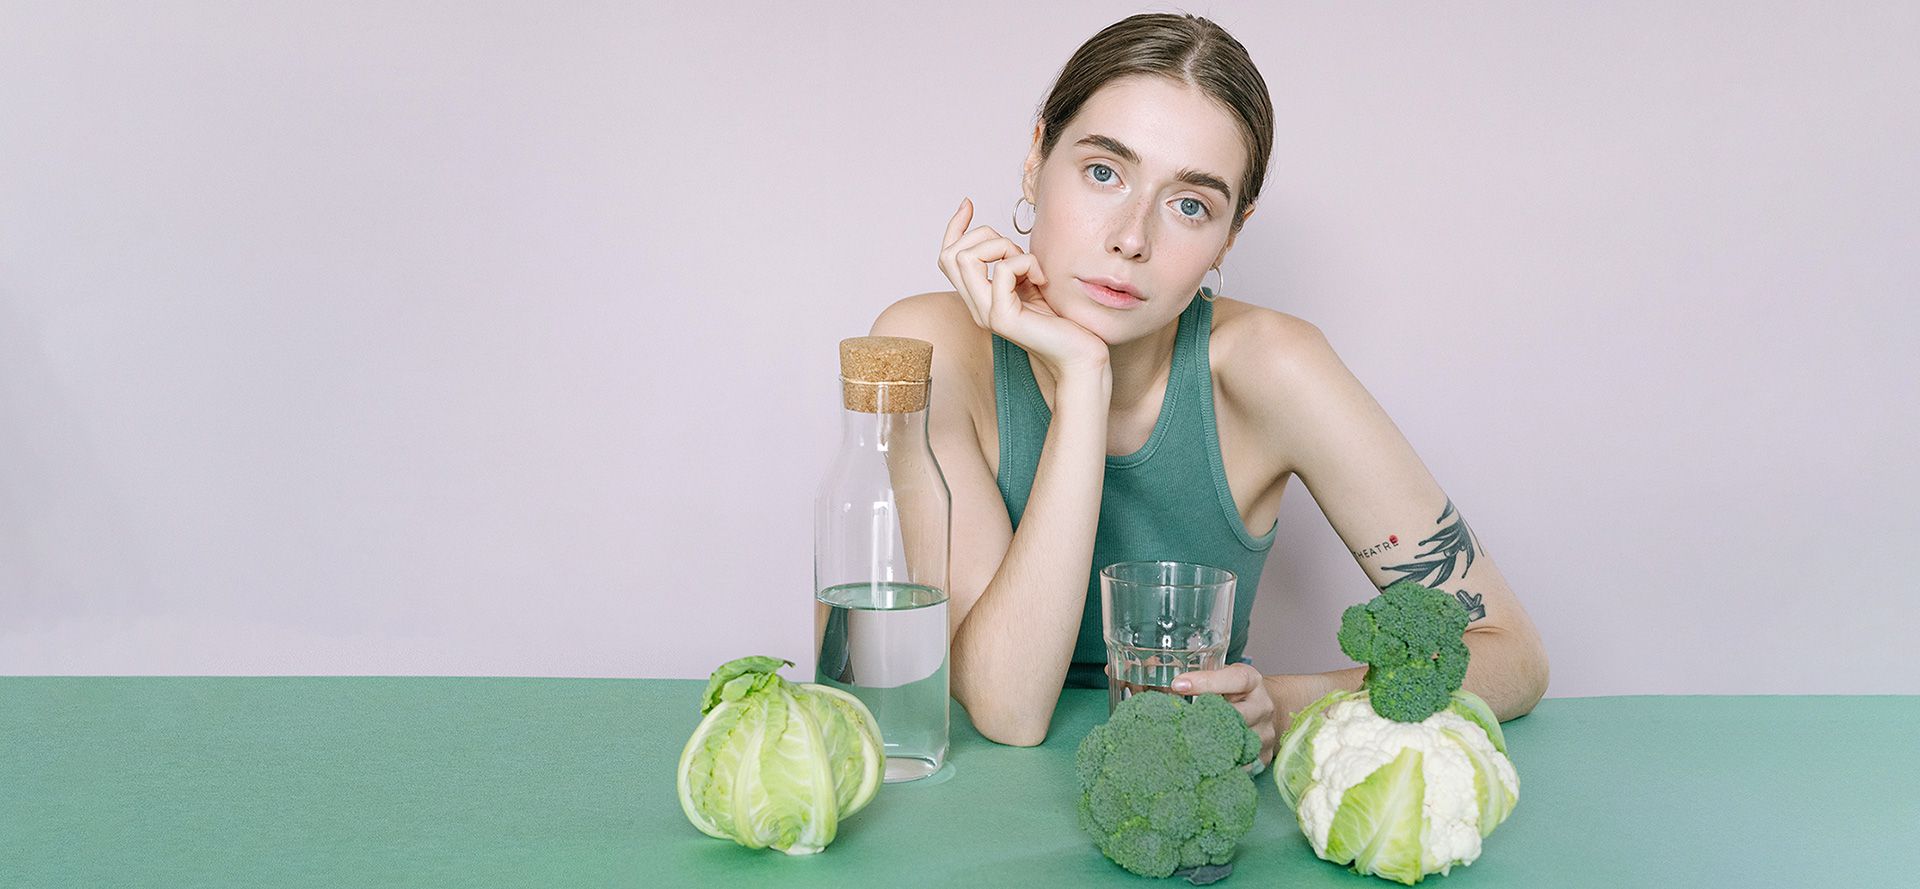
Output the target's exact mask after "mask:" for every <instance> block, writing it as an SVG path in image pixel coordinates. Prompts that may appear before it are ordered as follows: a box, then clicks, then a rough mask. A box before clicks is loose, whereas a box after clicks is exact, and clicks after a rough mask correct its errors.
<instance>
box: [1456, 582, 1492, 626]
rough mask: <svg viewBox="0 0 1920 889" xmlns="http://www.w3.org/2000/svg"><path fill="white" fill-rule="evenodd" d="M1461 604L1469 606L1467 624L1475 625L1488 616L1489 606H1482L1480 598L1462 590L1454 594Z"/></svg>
mask: <svg viewBox="0 0 1920 889" xmlns="http://www.w3.org/2000/svg"><path fill="white" fill-rule="evenodd" d="M1453 597H1454V598H1455V599H1459V600H1460V604H1462V605H1465V606H1467V623H1473V622H1474V621H1476V620H1479V619H1481V618H1483V617H1486V616H1487V606H1485V605H1482V604H1480V596H1478V595H1476V594H1474V593H1469V592H1467V591H1466V590H1461V591H1459V592H1457V593H1454V594H1453Z"/></svg>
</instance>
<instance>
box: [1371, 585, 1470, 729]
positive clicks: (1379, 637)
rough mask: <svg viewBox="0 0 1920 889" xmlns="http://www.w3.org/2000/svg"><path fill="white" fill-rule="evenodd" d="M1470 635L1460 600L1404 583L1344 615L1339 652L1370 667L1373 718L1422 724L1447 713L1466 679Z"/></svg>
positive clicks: (1393, 586) (1464, 608) (1433, 590)
mask: <svg viewBox="0 0 1920 889" xmlns="http://www.w3.org/2000/svg"><path fill="white" fill-rule="evenodd" d="M1466 629H1467V609H1466V607H1465V606H1463V605H1461V604H1460V602H1459V601H1458V600H1456V599H1454V597H1452V596H1449V595H1447V594H1446V593H1443V592H1441V591H1439V590H1435V589H1431V588H1428V587H1424V586H1421V585H1420V584H1417V583H1413V582H1412V581H1402V582H1400V583H1396V584H1394V585H1392V586H1390V587H1387V589H1386V591H1384V592H1382V593H1381V594H1380V595H1378V596H1375V597H1373V599H1372V600H1370V601H1368V602H1366V603H1364V604H1360V605H1354V606H1352V607H1350V608H1348V609H1347V610H1346V611H1345V612H1343V613H1342V614H1341V615H1340V650H1341V651H1344V652H1346V653H1347V657H1350V658H1353V659H1354V660H1356V661H1363V662H1365V663H1366V665H1367V678H1366V687H1367V696H1368V698H1369V699H1370V700H1371V701H1372V703H1373V712H1375V713H1378V714H1380V715H1381V716H1384V717H1386V718H1388V719H1391V720H1394V721H1396V722H1419V721H1421V720H1423V719H1426V718H1427V717H1429V716H1432V715H1433V714H1434V713H1436V712H1438V711H1440V710H1443V709H1445V708H1446V706H1447V704H1448V702H1449V700H1450V699H1451V696H1452V694H1453V692H1454V690H1455V689H1457V688H1459V687H1460V683H1461V682H1462V681H1464V680H1465V679H1466V677H1467V657H1468V654H1469V652H1468V651H1467V644H1466V643H1465V642H1463V641H1461V639H1460V634H1461V633H1464V632H1466Z"/></svg>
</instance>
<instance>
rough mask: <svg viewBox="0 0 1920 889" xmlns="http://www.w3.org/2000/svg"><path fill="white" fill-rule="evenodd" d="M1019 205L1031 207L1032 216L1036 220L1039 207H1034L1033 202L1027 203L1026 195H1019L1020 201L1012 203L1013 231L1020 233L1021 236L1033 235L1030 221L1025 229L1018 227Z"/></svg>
mask: <svg viewBox="0 0 1920 889" xmlns="http://www.w3.org/2000/svg"><path fill="white" fill-rule="evenodd" d="M1021 204H1026V205H1027V206H1029V207H1032V208H1033V213H1034V216H1035V217H1036V218H1037V217H1038V216H1039V215H1040V207H1039V206H1038V205H1036V204H1034V202H1032V201H1029V200H1027V198H1026V195H1021V196H1020V200H1017V201H1014V202H1013V230H1014V231H1017V232H1019V233H1021V234H1023V235H1030V234H1033V222H1032V221H1029V222H1028V223H1027V227H1026V228H1021V227H1020V205H1021Z"/></svg>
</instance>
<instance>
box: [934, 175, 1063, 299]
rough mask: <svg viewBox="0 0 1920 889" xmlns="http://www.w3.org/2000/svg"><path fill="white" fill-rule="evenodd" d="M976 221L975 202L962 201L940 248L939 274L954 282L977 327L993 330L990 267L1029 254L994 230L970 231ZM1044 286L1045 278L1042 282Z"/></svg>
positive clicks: (984, 226)
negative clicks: (974, 217) (990, 319)
mask: <svg viewBox="0 0 1920 889" xmlns="http://www.w3.org/2000/svg"><path fill="white" fill-rule="evenodd" d="M972 219H973V202H972V201H970V200H965V199H963V200H961V201H960V209H958V210H956V211H954V214H953V217H952V218H951V219H949V220H947V230H946V232H945V233H944V234H943V236H942V238H941V244H940V262H939V266H940V272H941V273H942V274H944V275H946V276H947V280H948V281H950V282H952V284H953V287H954V289H955V290H958V291H959V292H960V296H961V299H962V301H963V302H965V303H966V305H967V311H968V312H969V313H970V314H972V315H973V321H974V323H975V324H978V325H980V326H981V327H985V328H989V329H991V327H992V325H991V324H990V322H989V315H990V313H991V312H992V310H993V287H992V285H991V283H990V279H989V278H988V276H987V266H988V265H989V264H990V263H994V262H999V261H1001V260H1004V259H1007V258H1009V257H1014V256H1025V255H1027V254H1026V251H1024V250H1021V249H1020V245H1018V244H1015V243H1014V242H1013V241H1011V240H1009V239H1007V238H1006V237H1004V236H1002V235H1001V234H1000V233H999V232H997V231H994V229H993V227H992V226H989V225H983V226H979V227H978V228H975V229H973V230H972V231H967V223H968V222H970V221H972ZM1041 280H1042V281H1043V282H1044V280H1045V279H1044V278H1042V279H1041Z"/></svg>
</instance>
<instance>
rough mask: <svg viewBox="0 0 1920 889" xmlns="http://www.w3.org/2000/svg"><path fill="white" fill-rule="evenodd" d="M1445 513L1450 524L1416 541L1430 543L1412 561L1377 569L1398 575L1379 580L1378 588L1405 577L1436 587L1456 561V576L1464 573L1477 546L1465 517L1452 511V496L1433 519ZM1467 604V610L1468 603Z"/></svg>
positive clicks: (1444, 579) (1403, 579) (1445, 579)
mask: <svg viewBox="0 0 1920 889" xmlns="http://www.w3.org/2000/svg"><path fill="white" fill-rule="evenodd" d="M1448 516H1452V517H1453V524H1451V525H1447V526H1446V527H1443V528H1441V529H1440V530H1439V531H1436V532H1434V534H1433V536H1432V537H1428V538H1427V539H1425V540H1422V541H1420V544H1421V545H1422V546H1427V545H1429V544H1431V545H1432V548H1430V549H1428V550H1426V551H1424V552H1422V553H1420V554H1419V555H1418V556H1415V557H1414V561H1411V562H1407V563H1405V564H1402V565H1388V566H1387V567H1385V568H1383V569H1381V570H1383V571H1394V572H1398V573H1399V574H1400V577H1398V578H1395V579H1394V580H1392V581H1390V582H1388V583H1385V584H1382V585H1381V587H1380V588H1381V589H1386V588H1387V587H1390V586H1392V585H1394V584H1396V583H1399V582H1401V581H1406V580H1411V581H1414V582H1415V583H1419V584H1421V585H1423V586H1430V587H1437V586H1439V585H1440V584H1443V583H1445V582H1446V581H1447V578H1449V577H1452V576H1453V569H1454V567H1455V566H1456V565H1458V566H1459V568H1460V576H1461V577H1463V578H1464V577H1466V576H1467V569H1469V568H1472V567H1473V553H1474V550H1475V549H1476V546H1477V545H1476V543H1475V541H1474V539H1473V531H1472V529H1470V528H1468V527H1467V520H1466V519H1465V518H1463V517H1462V516H1460V515H1459V514H1458V513H1455V512H1454V511H1453V501H1452V500H1448V501H1447V508H1446V510H1445V511H1443V512H1441V513H1440V517H1439V518H1437V519H1434V523H1435V524H1439V523H1441V522H1445V521H1446V520H1447V517H1448ZM1476 598H1478V597H1476ZM1468 607H1469V610H1471V608H1472V606H1468ZM1483 613H1484V612H1483Z"/></svg>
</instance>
